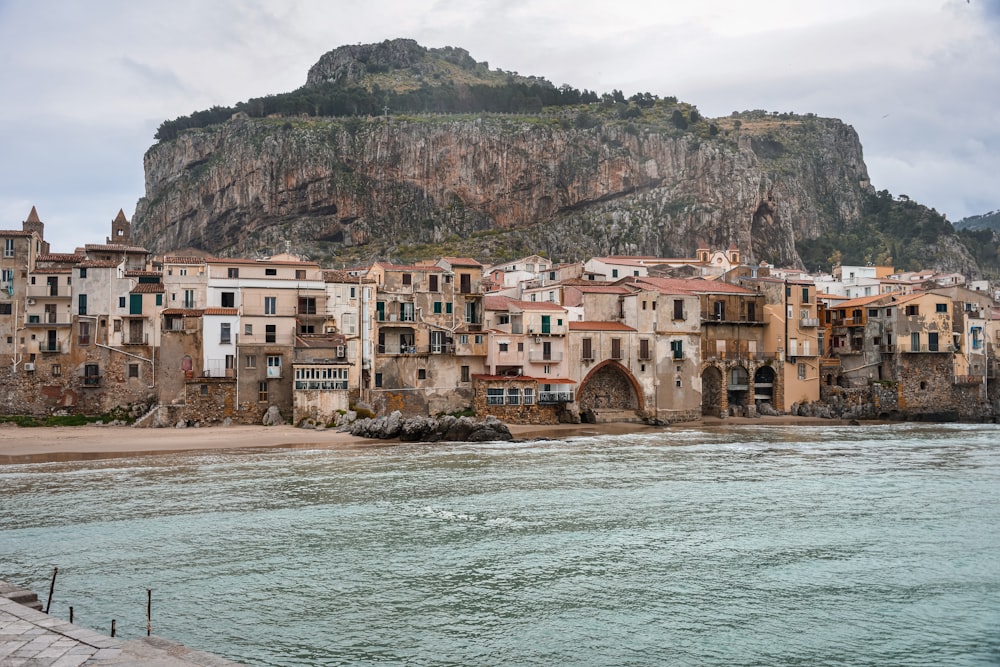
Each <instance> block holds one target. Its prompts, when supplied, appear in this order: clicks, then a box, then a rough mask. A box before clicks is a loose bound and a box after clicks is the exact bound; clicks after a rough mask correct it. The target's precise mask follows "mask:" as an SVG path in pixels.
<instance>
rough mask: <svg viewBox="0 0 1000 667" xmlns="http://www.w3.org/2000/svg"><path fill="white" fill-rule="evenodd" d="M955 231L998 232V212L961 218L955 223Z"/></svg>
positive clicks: (999, 213) (999, 212)
mask: <svg viewBox="0 0 1000 667" xmlns="http://www.w3.org/2000/svg"><path fill="white" fill-rule="evenodd" d="M955 229H957V230H958V231H964V230H967V229H968V230H972V231H976V230H980V229H991V230H993V231H995V232H1000V211H993V212H991V213H984V214H983V215H973V216H969V217H968V218H962V219H961V220H959V221H958V222H956V223H955Z"/></svg>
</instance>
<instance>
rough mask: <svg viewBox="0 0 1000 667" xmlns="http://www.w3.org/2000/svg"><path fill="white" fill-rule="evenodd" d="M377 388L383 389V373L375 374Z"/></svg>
mask: <svg viewBox="0 0 1000 667" xmlns="http://www.w3.org/2000/svg"><path fill="white" fill-rule="evenodd" d="M375 386H376V387H381V386H382V374H381V373H376V374H375Z"/></svg>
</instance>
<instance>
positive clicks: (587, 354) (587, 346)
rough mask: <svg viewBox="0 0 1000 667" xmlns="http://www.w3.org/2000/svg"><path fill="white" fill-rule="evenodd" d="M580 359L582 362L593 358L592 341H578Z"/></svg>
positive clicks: (585, 339)
mask: <svg viewBox="0 0 1000 667" xmlns="http://www.w3.org/2000/svg"><path fill="white" fill-rule="evenodd" d="M580 350H581V351H580V358H581V359H584V360H589V359H593V358H594V347H593V340H592V339H590V338H584V339H583V340H582V341H580Z"/></svg>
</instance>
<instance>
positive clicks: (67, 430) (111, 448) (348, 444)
mask: <svg viewBox="0 0 1000 667" xmlns="http://www.w3.org/2000/svg"><path fill="white" fill-rule="evenodd" d="M844 423H846V422H844V421H843V420H836V419H810V418H806V417H788V416H784V417H759V418H753V419H748V418H740V417H730V418H728V419H717V418H710V417H706V418H704V419H702V420H700V421H695V422H685V423H681V424H676V425H673V426H666V427H663V426H647V425H645V424H631V423H616V424H552V425H520V424H510V425H509V427H510V431H511V433H512V434H513V435H514V438H515V440H535V439H553V440H558V439H562V438H573V437H581V436H593V435H621V434H624V433H655V432H660V431H663V430H669V429H676V428H727V427H731V426H810V425H820V424H822V425H831V426H832V425H842V424H844ZM396 443H397V441H395V440H372V439H369V438H359V437H356V436H353V435H350V434H347V433H338V432H337V431H333V430H323V431H315V430H308V429H301V428H295V427H293V426H212V427H206V428H186V429H173V428H163V429H150V428H144V429H136V428H131V427H128V426H96V425H90V426H56V427H37V428H21V427H18V426H14V425H11V424H5V425H0V464H4V463H35V462H43V461H68V460H85V459H100V458H111V457H118V456H138V455H149V454H163V453H169V452H183V451H209V450H241V449H250V448H257V447H273V448H281V447H287V448H296V449H317V448H327V449H355V448H367V447H386V446H392V445H394V444H396Z"/></svg>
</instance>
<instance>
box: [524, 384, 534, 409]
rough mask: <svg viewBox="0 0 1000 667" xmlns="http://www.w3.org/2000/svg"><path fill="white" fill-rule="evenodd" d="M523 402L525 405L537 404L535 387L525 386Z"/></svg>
mask: <svg viewBox="0 0 1000 667" xmlns="http://www.w3.org/2000/svg"><path fill="white" fill-rule="evenodd" d="M522 403H524V404H525V405H534V404H535V388H534V387H525V388H524V395H523V397H522Z"/></svg>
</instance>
